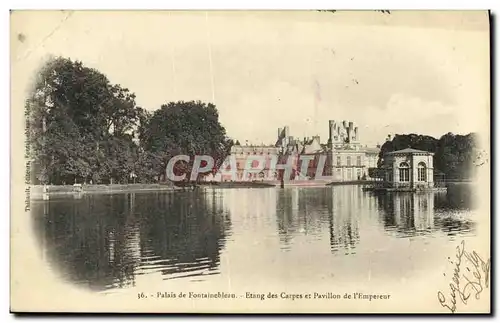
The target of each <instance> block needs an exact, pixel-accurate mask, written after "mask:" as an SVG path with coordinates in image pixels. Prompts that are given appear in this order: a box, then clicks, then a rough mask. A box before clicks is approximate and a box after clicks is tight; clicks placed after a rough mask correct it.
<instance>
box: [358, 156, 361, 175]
mask: <svg viewBox="0 0 500 323" xmlns="http://www.w3.org/2000/svg"><path fill="white" fill-rule="evenodd" d="M358 158H359V157H358ZM357 176H358V179H361V169H358V170H357Z"/></svg>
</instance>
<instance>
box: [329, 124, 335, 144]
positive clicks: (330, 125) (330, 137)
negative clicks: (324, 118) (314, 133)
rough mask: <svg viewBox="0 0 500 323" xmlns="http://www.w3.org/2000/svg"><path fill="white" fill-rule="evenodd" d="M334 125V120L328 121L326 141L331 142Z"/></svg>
mask: <svg viewBox="0 0 500 323" xmlns="http://www.w3.org/2000/svg"><path fill="white" fill-rule="evenodd" d="M334 127H335V121H333V120H329V121H328V142H332V140H333V128H334Z"/></svg>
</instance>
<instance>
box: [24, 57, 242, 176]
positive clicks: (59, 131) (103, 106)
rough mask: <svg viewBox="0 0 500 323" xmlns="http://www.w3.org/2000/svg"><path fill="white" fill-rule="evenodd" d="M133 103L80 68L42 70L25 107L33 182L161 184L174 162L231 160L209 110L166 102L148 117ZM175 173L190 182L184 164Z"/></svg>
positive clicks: (58, 61)
mask: <svg viewBox="0 0 500 323" xmlns="http://www.w3.org/2000/svg"><path fill="white" fill-rule="evenodd" d="M135 99H136V96H135V94H134V93H133V92H131V91H130V90H129V89H128V88H126V87H123V86H121V85H119V84H113V83H111V82H110V81H109V79H108V78H107V77H106V75H104V74H103V73H101V72H100V71H98V70H97V69H94V68H89V67H86V66H84V65H83V63H82V62H81V61H73V60H71V59H69V58H64V57H57V58H53V59H51V60H49V61H48V62H46V63H45V64H44V66H43V67H42V68H41V69H40V70H39V71H38V73H37V75H36V79H35V81H34V84H33V87H32V89H31V90H30V92H29V95H28V98H27V100H26V106H25V115H26V135H27V141H28V143H29V150H28V152H27V154H28V156H27V157H28V158H29V159H30V160H31V172H32V173H31V182H32V183H33V184H55V185H57V184H74V183H93V184H113V183H131V182H137V183H158V182H162V181H164V180H165V170H166V165H167V162H168V160H169V159H170V158H171V157H172V156H174V155H178V154H184V155H188V156H194V155H197V154H204V155H210V156H212V157H214V160H216V166H220V164H221V163H222V161H223V160H224V158H225V157H226V156H227V154H229V152H230V148H231V146H232V145H233V141H232V140H231V139H230V138H228V136H227V135H226V131H225V129H224V127H223V126H222V125H221V124H220V122H219V115H218V111H217V108H216V107H215V105H214V104H212V103H204V102H201V101H189V102H183V101H179V102H168V103H166V104H164V105H162V106H161V107H160V108H159V109H158V110H155V111H154V112H149V111H147V110H145V109H143V108H141V107H139V106H138V105H137V103H136V101H135ZM176 166H177V169H175V172H177V173H179V172H186V173H188V174H189V172H190V164H189V163H184V164H183V163H181V162H180V163H178V164H176ZM188 176H189V175H188Z"/></svg>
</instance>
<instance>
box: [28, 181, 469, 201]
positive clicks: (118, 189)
mask: <svg viewBox="0 0 500 323" xmlns="http://www.w3.org/2000/svg"><path fill="white" fill-rule="evenodd" d="M470 183H471V182H448V183H446V184H447V185H450V184H451V185H453V184H455V185H456V184H470ZM370 184H373V181H345V182H326V183H317V182H315V181H310V183H307V182H302V181H299V182H297V183H294V182H293V181H292V182H286V183H285V188H287V187H304V188H307V187H332V186H347V185H360V186H365V185H367V186H369V185H370ZM208 188H212V189H252V188H280V184H279V182H274V181H273V182H271V181H267V182H266V181H263V182H200V183H198V184H197V186H192V185H189V184H188V185H184V186H177V185H174V184H173V183H165V184H111V185H106V184H98V185H81V186H73V185H47V186H46V189H47V191H46V192H44V190H43V185H30V189H29V199H30V200H47V199H49V198H50V197H63V196H76V197H81V196H82V195H94V194H115V193H138V192H186V191H195V190H198V189H202V190H203V189H208Z"/></svg>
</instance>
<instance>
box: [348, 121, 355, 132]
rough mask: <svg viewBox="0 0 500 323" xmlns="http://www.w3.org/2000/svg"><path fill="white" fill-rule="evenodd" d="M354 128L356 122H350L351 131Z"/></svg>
mask: <svg viewBox="0 0 500 323" xmlns="http://www.w3.org/2000/svg"><path fill="white" fill-rule="evenodd" d="M353 128H354V122H352V121H350V122H349V129H351V130H352V129H353Z"/></svg>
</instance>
